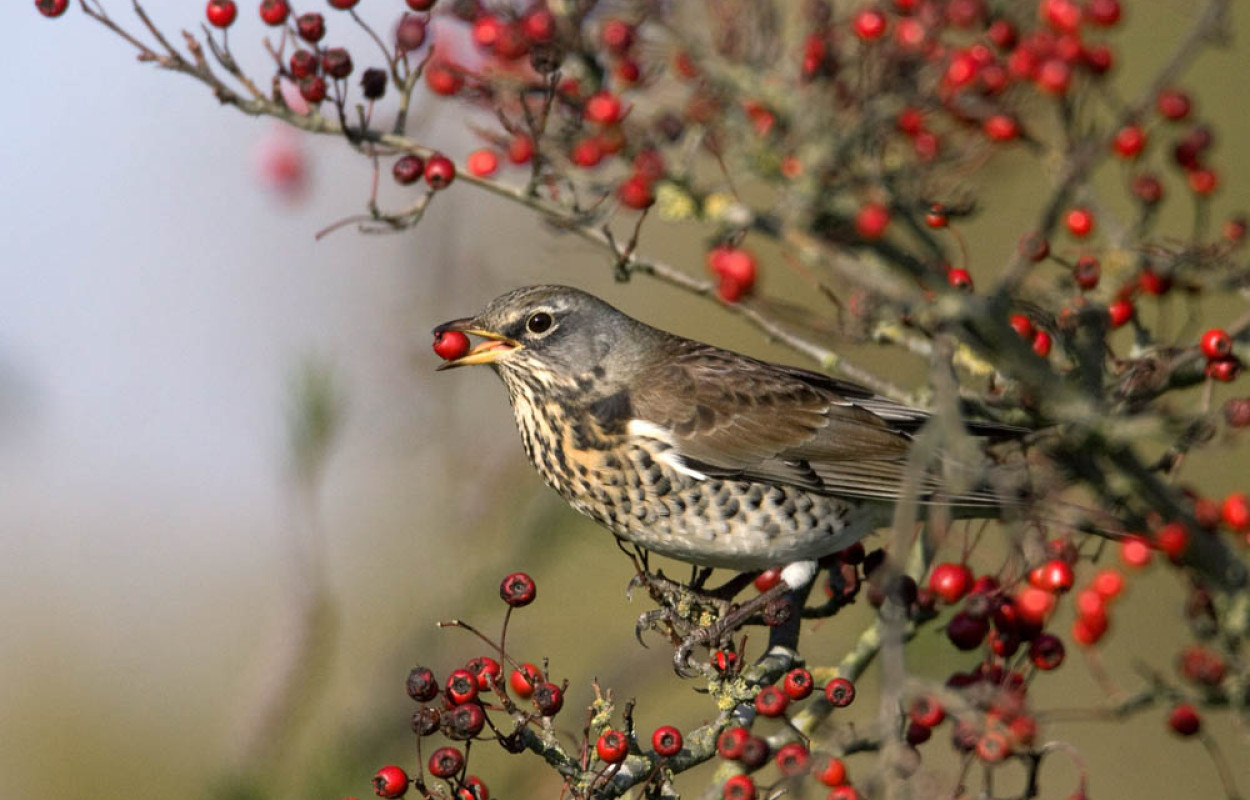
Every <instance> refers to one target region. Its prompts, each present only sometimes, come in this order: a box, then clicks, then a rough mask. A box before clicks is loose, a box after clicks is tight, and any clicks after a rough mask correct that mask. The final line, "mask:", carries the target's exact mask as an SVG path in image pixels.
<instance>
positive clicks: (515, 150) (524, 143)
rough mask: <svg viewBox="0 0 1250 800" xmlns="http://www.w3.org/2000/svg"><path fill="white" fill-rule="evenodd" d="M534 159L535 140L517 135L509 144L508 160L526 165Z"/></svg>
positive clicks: (523, 135)
mask: <svg viewBox="0 0 1250 800" xmlns="http://www.w3.org/2000/svg"><path fill="white" fill-rule="evenodd" d="M533 157H534V140H533V139H531V138H530V137H528V136H526V135H525V134H517V135H516V136H513V137H512V139H511V140H510V141H509V142H508V160H509V161H511V162H512V163H513V164H524V163H526V162H527V161H529V160H530V159H531V158H533Z"/></svg>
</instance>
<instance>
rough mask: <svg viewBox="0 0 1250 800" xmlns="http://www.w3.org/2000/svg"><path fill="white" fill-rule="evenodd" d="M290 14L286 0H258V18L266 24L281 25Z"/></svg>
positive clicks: (289, 7)
mask: <svg viewBox="0 0 1250 800" xmlns="http://www.w3.org/2000/svg"><path fill="white" fill-rule="evenodd" d="M290 15H291V6H290V5H289V4H288V3H287V1H286V0H260V18H261V20H263V21H264V23H265V24H266V25H281V24H283V23H284V22H286V19H287V17H289V16H290Z"/></svg>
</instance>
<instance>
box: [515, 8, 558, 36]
mask: <svg viewBox="0 0 1250 800" xmlns="http://www.w3.org/2000/svg"><path fill="white" fill-rule="evenodd" d="M521 31H522V32H523V33H524V34H525V36H526V37H527V38H528V39H529V40H530V41H533V42H549V41H551V40H552V39H554V38H555V35H556V17H555V15H554V14H552V13H551V12H550V11H549V10H548V9H547V8H546V7H545V6H535V7H534V8H531V9H530V10H529V11H527V12H526V13H525V16H523V17H521Z"/></svg>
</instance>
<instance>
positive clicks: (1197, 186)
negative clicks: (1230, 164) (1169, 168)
mask: <svg viewBox="0 0 1250 800" xmlns="http://www.w3.org/2000/svg"><path fill="white" fill-rule="evenodd" d="M1185 178H1186V180H1187V181H1188V182H1189V188H1190V190H1191V191H1193V193H1194V194H1202V195H1206V194H1211V193H1212V192H1214V191H1215V190H1216V188H1218V187H1219V185H1220V176H1219V174H1218V173H1217V172H1216V171H1215V170H1212V169H1195V170H1190V171H1189V174H1188V175H1186V176H1185Z"/></svg>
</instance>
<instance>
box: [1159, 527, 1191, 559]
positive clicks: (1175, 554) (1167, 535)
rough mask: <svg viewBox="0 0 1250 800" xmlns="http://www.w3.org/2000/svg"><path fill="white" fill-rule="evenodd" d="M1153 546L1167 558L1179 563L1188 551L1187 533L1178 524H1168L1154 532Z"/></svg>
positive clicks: (1186, 530)
mask: <svg viewBox="0 0 1250 800" xmlns="http://www.w3.org/2000/svg"><path fill="white" fill-rule="evenodd" d="M1155 544H1156V545H1157V546H1158V548H1159V549H1160V550H1162V551H1163V552H1164V553H1165V554H1166V555H1167V557H1168V558H1170V559H1172V560H1173V561H1179V560H1180V558H1181V557H1182V556H1184V555H1185V551H1186V550H1188V549H1189V531H1188V529H1186V528H1185V526H1184V525H1182V524H1181V523H1179V522H1169V523H1168V524H1167V525H1164V526H1163V527H1162V528H1160V529H1159V530H1157V531H1155Z"/></svg>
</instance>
